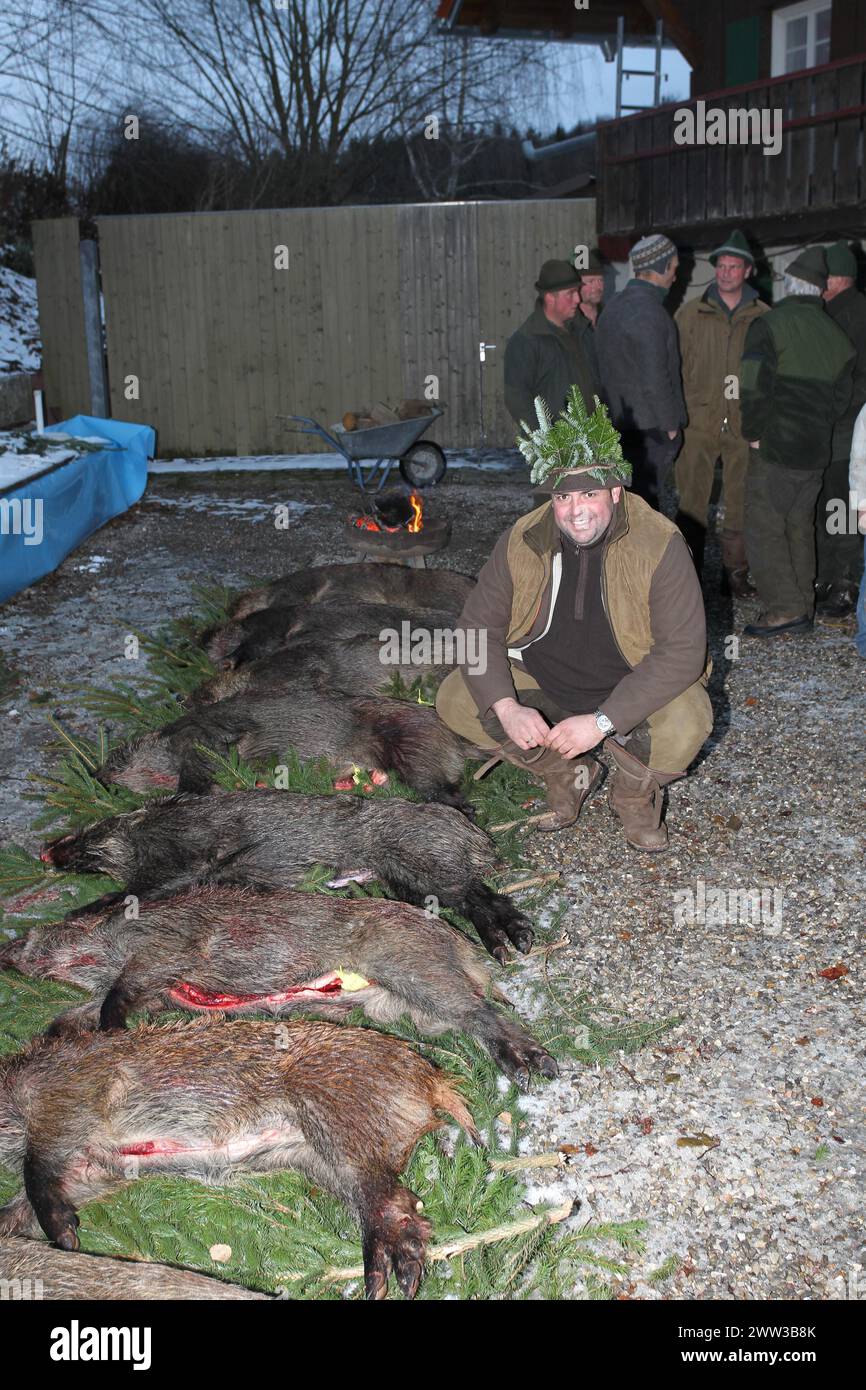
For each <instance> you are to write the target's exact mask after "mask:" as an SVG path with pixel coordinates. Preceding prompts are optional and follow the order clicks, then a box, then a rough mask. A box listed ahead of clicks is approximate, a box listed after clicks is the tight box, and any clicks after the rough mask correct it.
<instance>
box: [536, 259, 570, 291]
mask: <svg viewBox="0 0 866 1390" xmlns="http://www.w3.org/2000/svg"><path fill="white" fill-rule="evenodd" d="M535 288H536V289H537V290H538V293H539V294H555V293H556V291H557V290H579V289H580V276H579V275H578V273H577V271H576V270H575V268H574V266H573V265H572V264H571V262H570V261H545V262H544V265H543V266H542V267H541V270H540V271H539V273H538V279H537V280H536V282H535Z"/></svg>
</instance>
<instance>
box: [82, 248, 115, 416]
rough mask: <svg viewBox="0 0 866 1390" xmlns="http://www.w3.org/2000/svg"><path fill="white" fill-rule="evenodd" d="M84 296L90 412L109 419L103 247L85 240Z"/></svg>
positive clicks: (83, 249)
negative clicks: (102, 301) (101, 303)
mask: <svg viewBox="0 0 866 1390" xmlns="http://www.w3.org/2000/svg"><path fill="white" fill-rule="evenodd" d="M78 252H79V256H80V258H81V297H82V299H83V301H84V341H85V345H86V348H87V375H88V378H89V380H90V413H91V415H95V416H96V417H97V418H98V419H101V420H107V419H108V418H109V416H110V415H111V406H110V404H109V395H108V374H107V372H106V370H105V350H104V347H103V340H102V314H101V312H100V306H99V247H98V245H97V243H96V242H95V241H82V242H81V244H80V246H79V248H78Z"/></svg>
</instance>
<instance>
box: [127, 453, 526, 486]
mask: <svg viewBox="0 0 866 1390" xmlns="http://www.w3.org/2000/svg"><path fill="white" fill-rule="evenodd" d="M445 454H446V458H447V460H448V467H449V468H473V469H477V470H479V471H480V472H484V473H490V472H493V473H499V472H505V471H508V470H509V469H511V468H514V467H515V463H516V460H515V453H514V450H513V449H502V450H500V451H490V453H489V454H488V455H487V456H485V457H484V458H474V457H473V456H472V453H471V451H470V452H467V453H459V452H457V451H453V452H452V451H451V450H447V449H446V451H445ZM363 466H364V468H365V469H366V468H367V467H369V464H368V463H367V464H364V465H363ZM344 468H346V469H348V464H347V463H346V460H345V459H344V458H343V456H342V454H331V453H328V454H250V455H247V456H241V455H238V456H237V457H235V456H234V455H228V456H226V457H224V458H175V459H151V460H150V462H149V464H148V472H150V473H280V472H284V471H285V472H288V473H305V472H316V471H321V470H323V469H336V470H337V471H339V470H341V469H344ZM399 478H400V472H399V470H398V468H397V467H396V466H395V467H394V469H393V470H392V473H391V478H390V479H389V482H390V481H391V480H393V481H394V482H397V481H398V480H399Z"/></svg>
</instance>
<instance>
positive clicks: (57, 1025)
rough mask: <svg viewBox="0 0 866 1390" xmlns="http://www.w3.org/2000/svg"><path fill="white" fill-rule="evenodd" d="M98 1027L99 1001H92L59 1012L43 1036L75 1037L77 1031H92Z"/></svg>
mask: <svg viewBox="0 0 866 1390" xmlns="http://www.w3.org/2000/svg"><path fill="white" fill-rule="evenodd" d="M98 1027H99V1002H98V1001H91V1002H89V1003H87V1004H79V1005H78V1007H77V1008H75V1009H67V1010H66V1012H65V1013H62V1014H58V1015H57V1017H56V1018H55V1019H54V1020H53V1021H52V1022H51V1023H50V1024H49V1025H48V1027H47V1028H46V1029H45V1032H44V1034H43V1037H46V1038H66V1037H73V1036H74V1035H75V1034H76V1033H92V1032H93V1031H94V1029H96V1028H98Z"/></svg>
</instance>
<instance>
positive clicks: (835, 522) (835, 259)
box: [815, 241, 866, 618]
mask: <svg viewBox="0 0 866 1390" xmlns="http://www.w3.org/2000/svg"><path fill="white" fill-rule="evenodd" d="M856 281H857V262H856V260H855V259H854V253H853V251H852V250H851V247H850V246H849V245H848V243H847V242H846V241H837V242H836V244H835V246H830V247H828V249H827V288H826V290H825V291H824V303H825V305H826V307H827V313H828V314H829V315H830V317H831V319H832V320H833V322H834V323H837V324H838V325H839V327H840V328H841V329H842V332H843V333H846V334H847V335H848V337H849V338H850V339H851V342H852V343H853V344H854V347H855V349H856V352H857V361H856V363H855V365H854V389H853V391H852V393H851V401H850V404H849V406H848V409H847V410H846V411H845V414H844V415H843V416H842V418H841V419H840V420H837V421H836V427H835V429H834V430H833V443H832V448H831V457H830V463H829V465H828V467H827V471H826V473H825V474H824V484H823V487H822V488H821V496H820V497H819V498H818V512H817V517H816V528H815V529H816V533H817V542H818V582H817V584H816V586H815V590H816V593H817V596H818V604H817V612H818V614H819V615H820V616H821V617H823V618H846V617H848V615H849V614H850V613H853V612H854V609H855V607H856V604H857V590H858V587H859V584H860V576H861V574H862V573H863V547H862V545H861V544H860V537H859V535H858V533H857V527H856V525H855V524H854V511H853V509H852V508H850V507H849V505H848V461H849V459H850V457H851V440H852V437H853V434H854V421H855V420H856V419H857V416H858V415H859V414H860V411H861V410H862V409H863V406H864V405H866V296H864V295H862V294H860V292H859V291H858V290H857V289H856Z"/></svg>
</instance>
